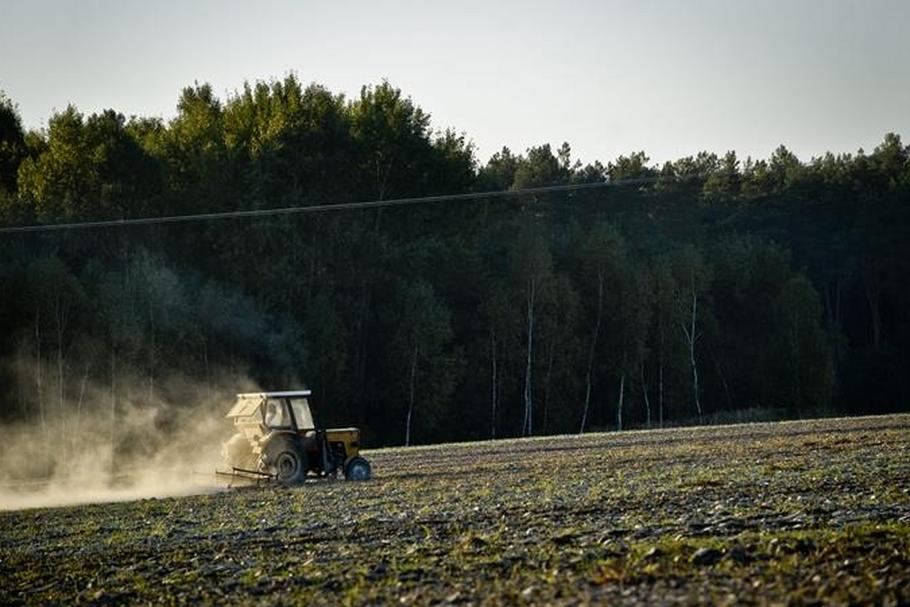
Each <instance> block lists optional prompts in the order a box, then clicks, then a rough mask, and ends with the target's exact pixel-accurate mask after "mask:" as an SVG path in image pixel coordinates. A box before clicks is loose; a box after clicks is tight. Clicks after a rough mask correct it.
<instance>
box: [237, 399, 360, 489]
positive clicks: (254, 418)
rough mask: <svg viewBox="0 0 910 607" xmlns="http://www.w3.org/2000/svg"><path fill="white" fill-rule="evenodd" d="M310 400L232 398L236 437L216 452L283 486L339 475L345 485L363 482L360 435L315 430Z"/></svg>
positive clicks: (341, 430) (240, 467) (352, 430)
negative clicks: (233, 399) (349, 482)
mask: <svg viewBox="0 0 910 607" xmlns="http://www.w3.org/2000/svg"><path fill="white" fill-rule="evenodd" d="M310 395H311V392H310V391H309V390H294V391H284V392H253V393H246V394H238V395H237V400H236V401H235V403H234V406H233V407H232V408H231V410H230V411H229V412H228V414H227V417H228V418H229V419H232V420H233V422H234V428H235V429H236V431H237V433H236V434H235V435H234V436H233V437H232V438H231V440H229V441H228V442H227V443H225V445H224V447H223V449H222V454H223V456H224V458H225V459H226V460H227V463H228V464H229V465H230V466H231V467H232V468H233V469H234V470H238V471H244V470H245V471H250V470H252V471H255V472H261V473H267V474H270V475H274V476H275V477H276V478H277V479H278V480H279V481H281V482H283V483H287V484H291V483H299V482H303V480H304V479H305V478H306V477H307V476H308V475H309V474H313V475H314V476H321V477H334V476H336V475H337V474H338V472H339V471H341V472H342V473H343V474H344V476H345V478H346V479H348V480H367V479H369V478H370V476H371V469H370V464H369V462H367V460H366V459H364V458H363V457H361V456H360V430H359V429H358V428H320V427H318V426H317V425H316V423H315V422H314V420H313V414H312V412H311V410H310V403H309V399H308V397H309V396H310Z"/></svg>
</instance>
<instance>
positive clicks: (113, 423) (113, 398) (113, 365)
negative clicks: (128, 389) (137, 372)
mask: <svg viewBox="0 0 910 607" xmlns="http://www.w3.org/2000/svg"><path fill="white" fill-rule="evenodd" d="M116 352H117V351H116V349H115V348H114V346H113V345H111V436H110V440H111V461H110V474H111V479H113V478H114V474H115V470H114V452H115V451H116V444H115V442H114V436H115V430H114V427H115V426H116V423H117V354H116Z"/></svg>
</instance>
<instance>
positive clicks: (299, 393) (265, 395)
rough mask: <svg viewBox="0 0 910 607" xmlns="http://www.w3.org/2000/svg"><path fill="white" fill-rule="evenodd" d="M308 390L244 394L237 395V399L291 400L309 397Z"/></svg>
mask: <svg viewBox="0 0 910 607" xmlns="http://www.w3.org/2000/svg"><path fill="white" fill-rule="evenodd" d="M310 394H312V392H310V391H309V390H287V391H285V392H246V393H244V394H238V395H237V398H291V397H294V396H309V395H310Z"/></svg>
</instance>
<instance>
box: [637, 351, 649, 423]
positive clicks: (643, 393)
mask: <svg viewBox="0 0 910 607" xmlns="http://www.w3.org/2000/svg"><path fill="white" fill-rule="evenodd" d="M639 366H640V368H641V396H642V398H643V399H644V401H645V424H646V425H647V426H648V428H650V427H651V399H650V398H648V384H647V382H646V381H645V359H644V356H641V357H639Z"/></svg>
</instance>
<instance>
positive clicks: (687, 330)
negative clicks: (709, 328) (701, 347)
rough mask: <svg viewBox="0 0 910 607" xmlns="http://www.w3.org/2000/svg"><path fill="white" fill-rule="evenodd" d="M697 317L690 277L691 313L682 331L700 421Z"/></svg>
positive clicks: (695, 299)
mask: <svg viewBox="0 0 910 607" xmlns="http://www.w3.org/2000/svg"><path fill="white" fill-rule="evenodd" d="M697 318H698V293H697V292H696V291H695V279H694V277H693V278H692V314H691V317H690V320H689V326H688V327H687V326H686V323H685V322H683V323H682V329H683V333H684V334H685V336H686V343H687V344H688V346H689V365H690V366H691V367H692V393H693V395H694V397H695V410H696V411H697V412H698V420H699V421H701V418H702V416H701V401H700V400H699V398H698V366H697V365H696V363H695V342H696V341H697V340H698V334H697V333H696V320H697Z"/></svg>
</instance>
